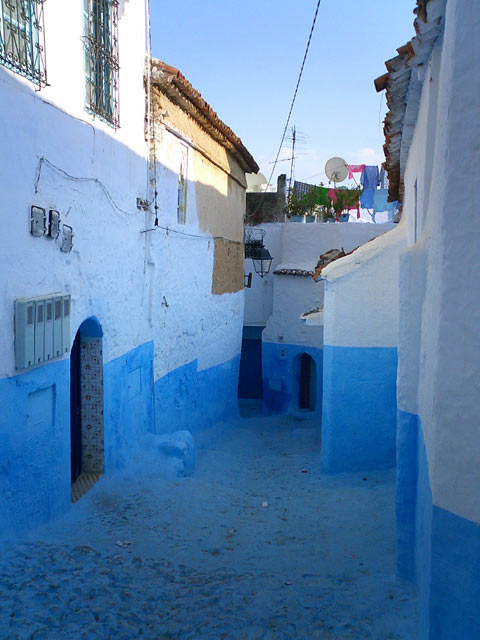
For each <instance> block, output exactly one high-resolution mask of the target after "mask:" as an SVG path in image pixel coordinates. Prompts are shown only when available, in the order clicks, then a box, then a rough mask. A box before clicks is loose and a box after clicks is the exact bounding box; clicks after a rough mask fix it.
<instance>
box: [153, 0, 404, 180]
mask: <svg viewBox="0 0 480 640" xmlns="http://www.w3.org/2000/svg"><path fill="white" fill-rule="evenodd" d="M316 4H317V0H242V1H240V0H182V2H179V1H178V0H176V1H174V0H151V24H152V52H153V55H154V56H155V57H157V58H160V59H162V60H163V61H165V62H166V63H168V64H170V65H172V66H174V67H177V68H178V69H180V71H181V72H182V73H183V74H184V75H185V76H186V77H187V78H188V80H189V81H190V82H191V83H192V84H193V86H194V87H195V88H196V89H197V90H198V91H200V93H201V94H202V95H203V97H204V98H205V99H206V100H207V102H208V103H209V104H210V105H211V106H212V107H213V109H214V110H215V111H216V112H217V113H218V115H219V116H220V118H221V119H222V120H223V121H224V122H225V123H226V124H228V125H229V126H230V127H231V128H232V129H233V130H234V131H235V133H236V134H237V135H238V136H240V138H241V139H242V141H243V143H244V144H245V146H246V147H247V149H248V150H249V151H250V152H251V153H252V155H253V156H254V158H255V159H256V161H257V162H258V164H259V165H260V169H261V171H262V172H263V173H264V174H265V175H266V176H267V178H268V177H269V175H270V172H271V169H272V164H269V163H270V162H271V161H273V160H274V158H275V155H276V152H277V149H278V145H279V143H280V139H281V135H282V131H283V127H284V125H285V121H286V117H287V114H288V109H289V107H290V102H291V99H292V96H293V91H294V88H295V84H296V81H297V76H298V72H299V70H300V65H301V61H302V58H303V54H304V51H305V46H306V43H307V38H308V34H309V31H310V27H311V23H312V20H313V15H314V12H315V7H316ZM415 4H416V3H415V1H414V0H342V1H340V0H322V2H321V5H320V11H319V15H318V18H317V24H316V27H315V32H314V36H313V40H312V44H311V46H310V52H309V56H308V58H307V63H306V67H305V71H304V74H303V78H302V82H301V85H300V89H299V94H298V97H297V101H296V106H295V109H294V112H293V116H292V120H291V124H292V125H293V124H295V125H296V127H297V129H298V130H300V132H302V133H303V134H304V135H305V136H306V144H304V145H303V146H301V147H300V148H299V149H298V152H299V154H301V155H299V157H298V159H297V160H296V167H295V176H296V178H297V179H298V180H302V179H306V178H310V176H314V175H315V177H312V178H311V179H308V180H307V182H312V183H318V182H319V181H320V180H323V181H325V176H324V174H323V169H324V165H325V161H326V160H328V158H329V157H331V156H336V155H338V156H342V157H344V158H345V159H346V160H347V162H349V163H351V164H357V163H362V162H367V163H368V164H377V163H378V164H379V163H380V162H381V161H382V160H383V151H382V146H383V142H384V140H383V126H380V124H379V122H380V120H383V117H384V114H385V96H384V94H383V93H382V94H377V93H376V91H375V88H374V85H373V80H374V78H376V77H378V76H380V75H382V74H383V73H385V71H386V69H385V66H384V61H385V60H387V59H389V58H391V57H393V56H395V55H396V48H397V47H399V46H401V45H403V44H405V43H406V42H407V41H408V40H410V39H411V38H412V37H413V36H414V35H415V33H414V28H413V19H414V15H413V8H414V6H415ZM288 144H290V143H287V145H288ZM289 155H291V154H290V152H289V150H288V149H285V151H284V154H283V157H288V156H289ZM279 172H286V173H288V172H289V163H288V162H281V163H280V164H279V165H278V170H277V171H276V172H275V173H276V174H278V173H279ZM316 174H320V175H316ZM274 179H275V178H274Z"/></svg>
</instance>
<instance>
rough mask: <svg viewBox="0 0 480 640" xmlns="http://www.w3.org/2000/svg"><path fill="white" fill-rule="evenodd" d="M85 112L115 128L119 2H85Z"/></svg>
mask: <svg viewBox="0 0 480 640" xmlns="http://www.w3.org/2000/svg"><path fill="white" fill-rule="evenodd" d="M84 25H85V26H84V44H85V75H86V109H87V111H88V112H89V113H92V114H94V115H96V116H98V117H99V118H101V119H102V120H104V121H105V122H108V123H109V124H111V125H113V126H114V127H115V128H117V127H119V126H120V123H119V104H118V75H119V73H118V72H119V68H120V67H119V64H118V0H84Z"/></svg>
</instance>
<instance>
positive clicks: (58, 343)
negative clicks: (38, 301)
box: [53, 297, 63, 358]
mask: <svg viewBox="0 0 480 640" xmlns="http://www.w3.org/2000/svg"><path fill="white" fill-rule="evenodd" d="M62 310H63V299H62V298H61V297H58V298H55V300H54V305H53V357H54V358H58V357H60V356H61V355H62V353H63V346H62Z"/></svg>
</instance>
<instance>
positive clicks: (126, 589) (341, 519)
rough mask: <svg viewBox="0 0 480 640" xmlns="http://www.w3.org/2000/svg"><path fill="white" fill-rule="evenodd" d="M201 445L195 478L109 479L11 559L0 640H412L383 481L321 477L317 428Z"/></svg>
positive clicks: (246, 428)
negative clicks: (395, 569) (396, 569)
mask: <svg viewBox="0 0 480 640" xmlns="http://www.w3.org/2000/svg"><path fill="white" fill-rule="evenodd" d="M196 443H197V448H198V450H197V465H196V470H195V473H194V475H193V476H192V477H190V478H179V479H175V480H166V479H165V478H162V477H161V476H160V475H159V474H158V473H156V472H155V471H154V470H152V469H150V470H149V471H148V472H147V471H145V466H146V465H142V466H140V467H139V466H137V467H135V468H134V469H133V470H132V469H131V470H130V471H128V472H123V473H122V474H110V475H108V476H106V477H104V478H102V479H101V480H100V482H99V483H98V484H97V485H96V486H95V487H94V488H93V489H92V490H91V491H90V492H89V493H88V494H86V495H85V496H84V497H83V498H82V499H81V500H80V501H79V502H78V503H76V504H75V505H73V506H72V508H71V509H70V511H69V513H68V514H66V515H65V516H64V517H62V518H61V519H59V520H57V521H56V522H54V523H53V524H51V525H49V526H48V527H44V528H41V529H40V530H39V531H37V532H36V534H35V535H34V536H33V537H32V538H31V539H30V540H29V541H28V542H24V543H21V544H17V545H15V546H12V545H4V548H3V550H2V555H1V561H0V609H1V622H0V638H2V639H4V638H8V639H14V638H22V639H23V638H32V639H33V638H35V639H40V638H54V639H59V640H69V639H70V638H72V639H73V638H75V639H79V638H88V639H89V640H90V639H97V638H98V639H102V640H103V639H107V638H115V639H116V640H119V639H123V638H125V639H130V638H146V639H151V640H167V639H170V640H172V639H178V640H217V639H226V640H227V639H228V640H237V639H238V640H261V639H262V640H297V639H298V640H310V639H322V640H323V639H325V640H327V639H328V640H333V639H335V640H340V639H342V640H343V639H347V638H348V639H351V640H362V639H364V638H373V639H374V640H394V639H395V640H413V639H414V638H415V637H416V635H415V617H416V612H415V598H414V595H413V593H412V591H411V590H410V589H409V587H408V586H407V585H405V584H402V583H399V582H398V581H397V580H396V578H395V571H394V562H395V541H394V474H393V473H392V472H379V473H368V474H348V475H347V474H346V475H340V476H334V477H331V476H330V477H329V476H320V473H319V441H318V434H317V430H316V428H315V427H314V425H313V424H312V423H311V422H310V421H308V420H299V419H295V418H287V417H285V416H281V417H278V416H277V417H272V416H270V417H263V418H251V419H248V420H240V421H238V424H237V423H235V424H234V425H217V427H215V428H214V429H211V430H210V431H209V432H208V433H206V434H204V435H203V436H202V437H201V438H200V437H197V438H196ZM212 443H213V444H212ZM141 469H143V470H141ZM262 505H263V506H262ZM117 543H122V544H124V545H125V546H124V547H123V546H119V545H118V544H117ZM127 543H130V544H127Z"/></svg>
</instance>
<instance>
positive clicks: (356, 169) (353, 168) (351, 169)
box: [347, 164, 365, 180]
mask: <svg viewBox="0 0 480 640" xmlns="http://www.w3.org/2000/svg"><path fill="white" fill-rule="evenodd" d="M347 167H348V177H349V178H350V180H351V179H352V178H353V174H354V173H363V171H364V169H365V165H364V164H347Z"/></svg>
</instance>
